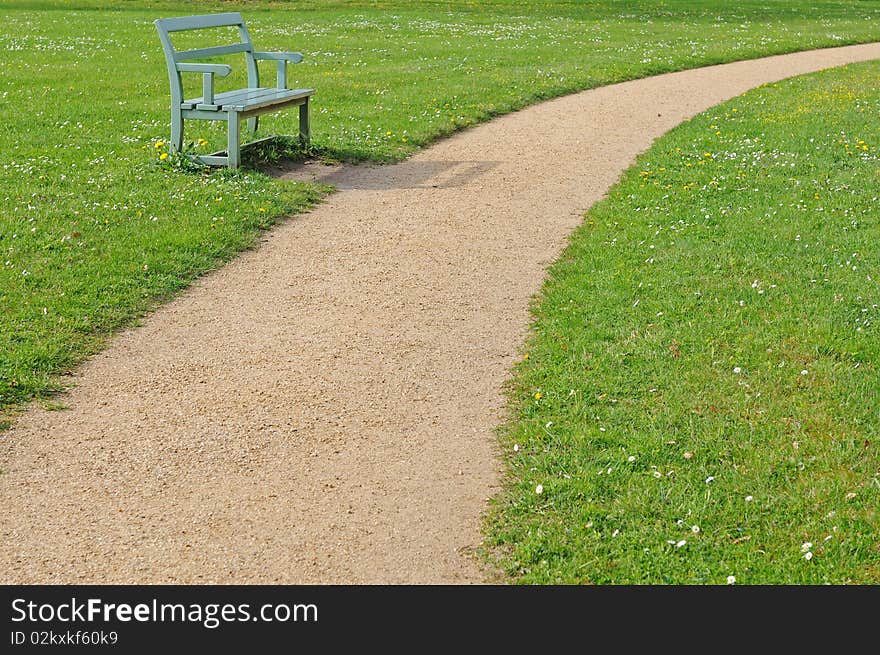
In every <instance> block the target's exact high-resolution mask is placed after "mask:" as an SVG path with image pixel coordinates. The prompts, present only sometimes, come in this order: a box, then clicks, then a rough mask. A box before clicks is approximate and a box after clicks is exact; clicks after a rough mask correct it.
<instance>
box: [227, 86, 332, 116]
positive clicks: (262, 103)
mask: <svg viewBox="0 0 880 655" xmlns="http://www.w3.org/2000/svg"><path fill="white" fill-rule="evenodd" d="M273 90H274V91H275V93H274V94H272V95H266V96H262V97H255V98H250V97H249V98H247V99H246V100H245V101H244V102H239V101H237V100H236V101H234V102H229V103H226V102H224V103H223V111H248V110H249V109H257V108H259V107H266V106H268V105H274V104H276V103H281V102H288V101H290V100H296V99H298V98H308V97H309V96H311V95H314V93H315V90H314V89H273Z"/></svg>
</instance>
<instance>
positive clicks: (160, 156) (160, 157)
mask: <svg viewBox="0 0 880 655" xmlns="http://www.w3.org/2000/svg"><path fill="white" fill-rule="evenodd" d="M159 159H161V160H162V161H165V160H166V159H168V153H167V152H163V153H162V154H161V155H159Z"/></svg>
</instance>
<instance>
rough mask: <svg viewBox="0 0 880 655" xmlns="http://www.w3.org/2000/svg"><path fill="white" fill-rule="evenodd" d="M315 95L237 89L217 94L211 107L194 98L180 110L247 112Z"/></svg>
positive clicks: (309, 91) (302, 91)
mask: <svg viewBox="0 0 880 655" xmlns="http://www.w3.org/2000/svg"><path fill="white" fill-rule="evenodd" d="M314 93H315V90H314V89H274V88H268V87H259V88H255V89H237V90H236V91H225V92H223V93H218V94H216V95H215V96H214V103H213V104H211V105H205V104H202V98H194V99H192V100H186V101H184V102H182V103H181V105H180V108H181V109H201V110H208V111H246V110H248V109H256V108H257V107H265V106H266V105H272V104H275V103H279V102H284V101H286V100H292V99H296V98H304V97H306V96H310V95H313V94H314Z"/></svg>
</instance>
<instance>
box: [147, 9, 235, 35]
mask: <svg viewBox="0 0 880 655" xmlns="http://www.w3.org/2000/svg"><path fill="white" fill-rule="evenodd" d="M156 24H157V25H159V26H161V27H162V29H164V30H165V31H166V32H182V31H184V30H200V29H202V28H204V27H231V26H235V25H243V24H244V19H242V17H241V14H240V13H238V12H237V11H236V12H229V13H225V14H202V15H200V16H180V17H178V18H161V19H159V20H157V21H156Z"/></svg>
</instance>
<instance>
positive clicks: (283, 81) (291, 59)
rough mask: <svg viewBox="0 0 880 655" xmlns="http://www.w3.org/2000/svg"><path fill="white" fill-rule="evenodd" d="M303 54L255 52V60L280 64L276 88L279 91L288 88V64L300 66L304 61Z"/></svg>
mask: <svg viewBox="0 0 880 655" xmlns="http://www.w3.org/2000/svg"><path fill="white" fill-rule="evenodd" d="M302 58H303V56H302V54H301V53H299V52H255V53H254V59H256V60H261V59H262V60H269V61H275V62H278V74H277V76H276V83H275V86H276V87H278V88H279V89H286V88H287V64H288V63H291V64H298V63H299V62H301V61H302Z"/></svg>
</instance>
